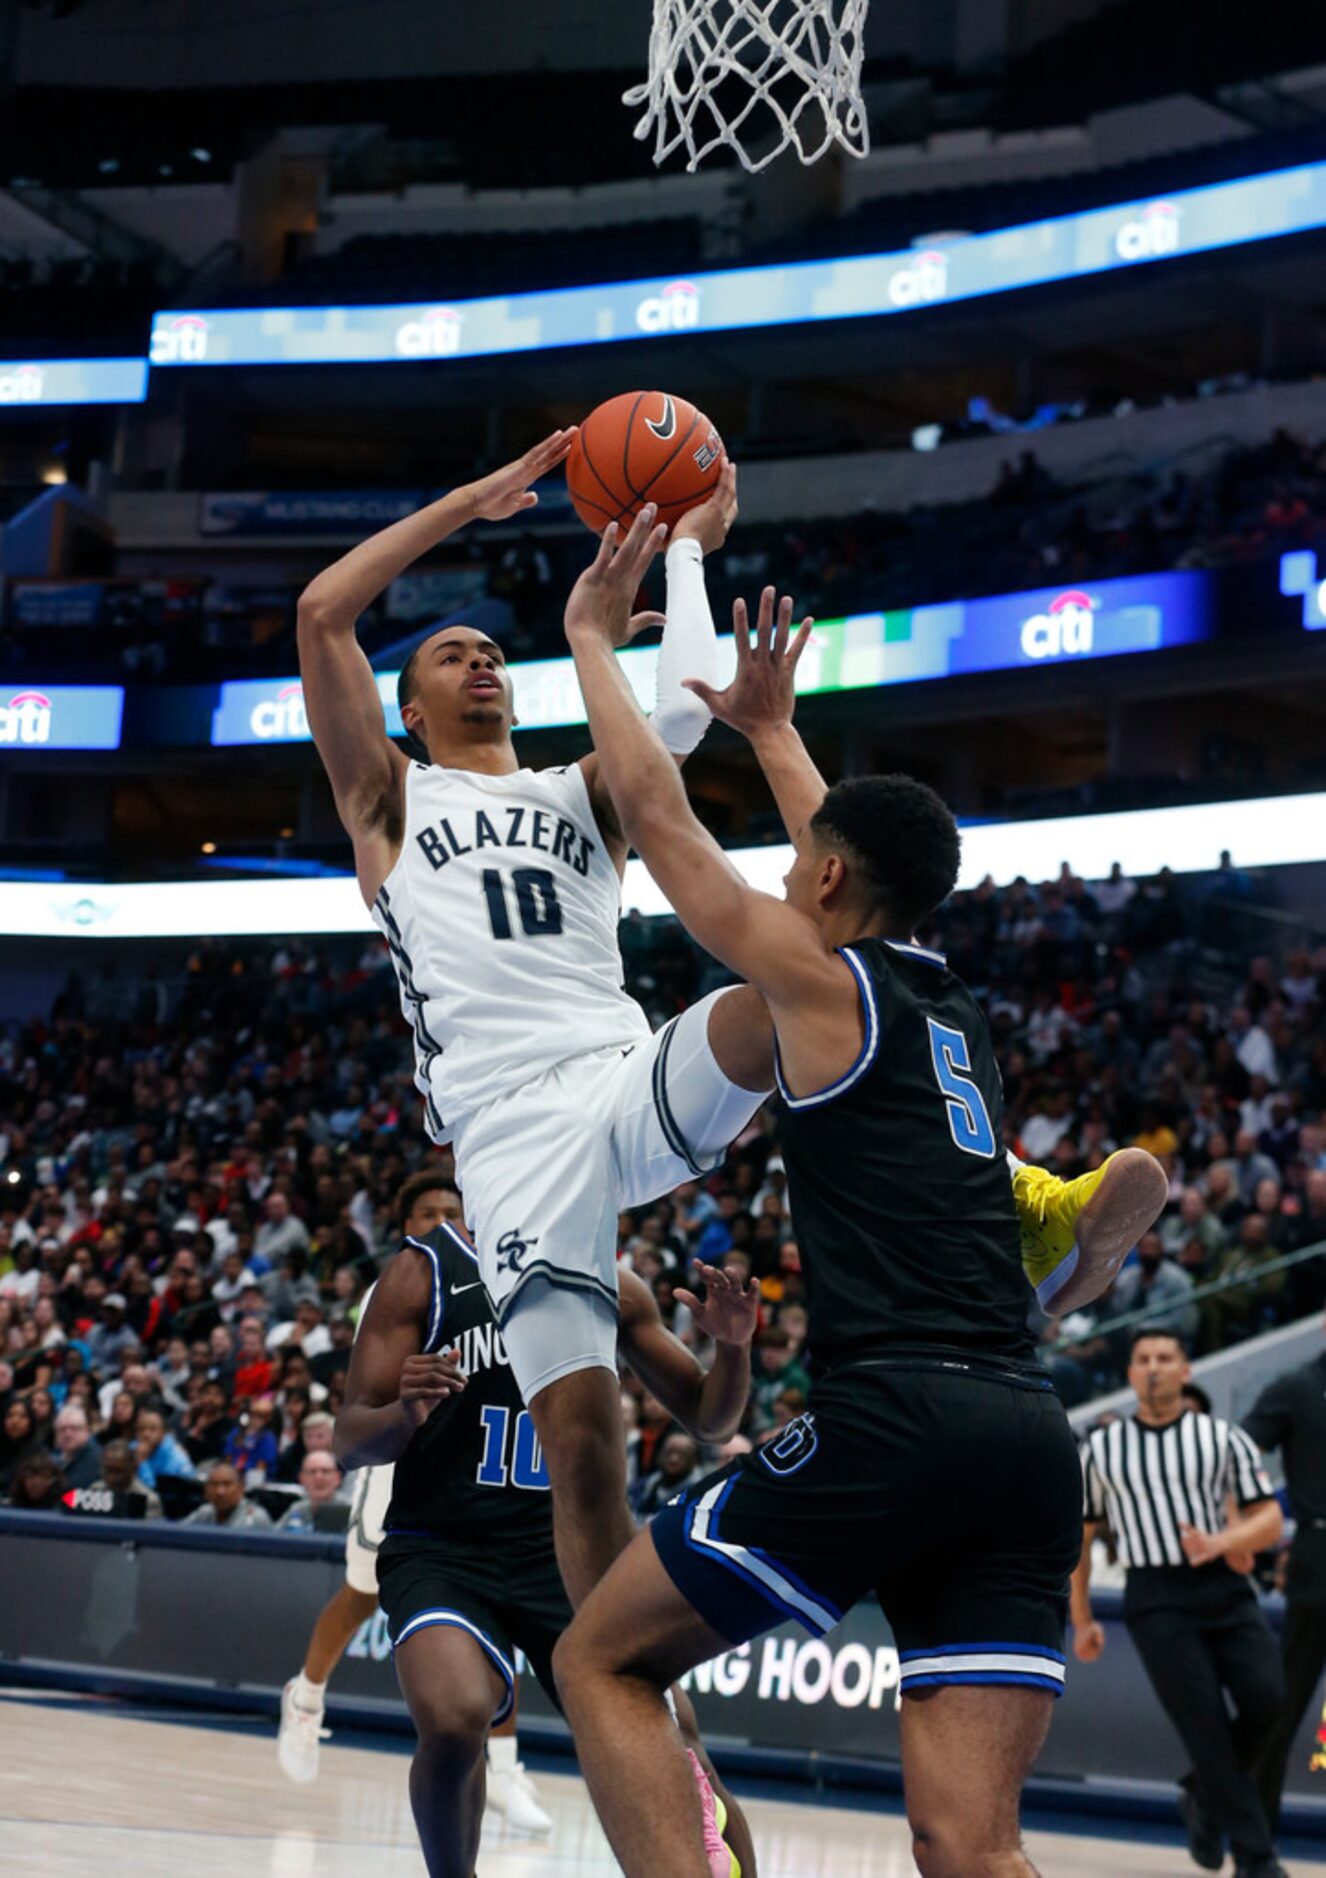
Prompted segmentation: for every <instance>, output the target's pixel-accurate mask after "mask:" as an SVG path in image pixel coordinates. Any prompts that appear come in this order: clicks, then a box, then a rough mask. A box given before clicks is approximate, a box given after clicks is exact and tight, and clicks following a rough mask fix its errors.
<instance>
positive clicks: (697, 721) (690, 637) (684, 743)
mask: <svg viewBox="0 0 1326 1878" xmlns="http://www.w3.org/2000/svg"><path fill="white" fill-rule="evenodd" d="M666 566H667V576H668V593H667V616H668V623H667V625H666V626H665V627H664V628H663V643H662V645H661V646H660V647H659V649H658V677H657V679H656V680H655V686H656V689H655V693H654V700H655V701H654V712H653V717H652V719H651V722H652V723H653V725H654V728H655V729H656V730H657V732H658V734H659V736H660V737H661V738H662V739H663V741H664V743H665V744H666V745H667V747H668V749H669V750H671V751H672V753H673V755H674V756H689V755H690V753H691V751H692V750H694V749H695V747H696V745H697V744H698V743H699V741H700V739H701V738H702V737H703V736H704V733H705V732H706V731H707V730H708V728H709V726H710V724H711V723H712V722H713V718H712V717H711V715H710V712H709V706H708V705H707V704H702V703H701V701H700V699H699V698H697V697H696V695H695V693H694V692H693V691H687V689H686V687H685V686H684V685H683V684H682V682H681V681H682V679H683V678H703V679H704V680H705V682H706V683H707V684H710V685H716V684H717V683H718V641H717V639H716V638H715V637H714V616H713V614H712V613H711V612H710V610H709V595H708V593H707V592H706V590H705V584H704V554H703V552H702V550H701V547H700V544H699V542H698V541H696V540H694V539H693V538H692V537H690V536H685V537H683V539H682V540H680V541H674V542H673V544H672V546H671V547H670V548H669V549H668V552H667V560H666Z"/></svg>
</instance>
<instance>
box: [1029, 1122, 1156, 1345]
mask: <svg viewBox="0 0 1326 1878" xmlns="http://www.w3.org/2000/svg"><path fill="white" fill-rule="evenodd" d="M1168 1192H1169V1183H1168V1181H1167V1180H1166V1177H1165V1170H1164V1169H1163V1168H1162V1167H1161V1165H1160V1163H1159V1161H1157V1160H1156V1158H1155V1156H1154V1155H1151V1154H1148V1153H1147V1152H1146V1149H1145V1148H1120V1149H1119V1151H1118V1152H1117V1153H1116V1154H1111V1156H1110V1157H1109V1159H1108V1160H1107V1161H1106V1162H1105V1163H1104V1165H1103V1166H1101V1167H1098V1168H1096V1170H1095V1172H1094V1173H1090V1174H1079V1175H1078V1177H1077V1179H1076V1180H1060V1179H1059V1178H1058V1176H1057V1175H1055V1174H1051V1173H1048V1172H1047V1171H1046V1169H1045V1168H1043V1167H1027V1166H1019V1167H1018V1168H1017V1169H1016V1170H1015V1172H1014V1174H1013V1197H1014V1199H1015V1200H1016V1202H1017V1209H1018V1224H1019V1226H1020V1227H1021V1229H1022V1269H1023V1271H1024V1272H1025V1273H1026V1274H1027V1278H1028V1280H1029V1282H1030V1283H1031V1285H1032V1286H1033V1288H1034V1290H1035V1292H1036V1297H1037V1300H1038V1302H1039V1304H1040V1307H1041V1309H1042V1310H1043V1311H1052V1312H1053V1313H1054V1314H1055V1315H1058V1314H1059V1313H1060V1312H1061V1311H1064V1310H1066V1309H1074V1308H1076V1307H1077V1306H1079V1305H1083V1304H1089V1303H1090V1302H1091V1300H1092V1299H1093V1298H1096V1297H1099V1296H1100V1294H1101V1292H1102V1291H1104V1290H1105V1289H1106V1287H1107V1286H1108V1285H1110V1284H1111V1283H1112V1282H1113V1279H1114V1276H1115V1273H1116V1272H1117V1271H1118V1269H1119V1267H1120V1265H1122V1264H1123V1261H1124V1259H1125V1258H1127V1256H1128V1254H1129V1252H1131V1251H1132V1249H1133V1247H1134V1246H1135V1245H1136V1244H1137V1241H1138V1240H1139V1239H1140V1238H1141V1236H1142V1234H1143V1233H1144V1232H1146V1231H1148V1230H1149V1229H1150V1227H1152V1226H1153V1225H1154V1224H1155V1222H1156V1220H1157V1218H1158V1217H1159V1215H1160V1212H1161V1210H1162V1208H1163V1207H1164V1204H1165V1200H1166V1197H1167V1195H1168ZM1074 1279H1076V1280H1077V1281H1078V1282H1077V1283H1074V1282H1073V1280H1074Z"/></svg>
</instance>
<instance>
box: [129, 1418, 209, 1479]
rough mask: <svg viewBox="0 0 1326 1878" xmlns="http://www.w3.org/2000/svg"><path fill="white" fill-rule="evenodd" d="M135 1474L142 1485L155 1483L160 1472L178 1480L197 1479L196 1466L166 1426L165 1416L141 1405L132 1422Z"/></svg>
mask: <svg viewBox="0 0 1326 1878" xmlns="http://www.w3.org/2000/svg"><path fill="white" fill-rule="evenodd" d="M135 1428H136V1431H137V1443H136V1447H135V1453H136V1455H137V1458H138V1478H139V1480H141V1481H142V1483H143V1485H144V1486H145V1487H155V1486H156V1484H157V1482H158V1480H160V1479H161V1478H162V1476H163V1475H167V1474H169V1475H173V1476H175V1477H176V1478H178V1479H181V1480H196V1479H197V1478H198V1470H197V1468H196V1467H195V1466H194V1464H193V1462H192V1461H191V1460H190V1459H189V1457H188V1455H187V1453H186V1452H185V1450H184V1449H183V1448H182V1447H181V1446H180V1444H179V1442H178V1441H177V1440H176V1439H175V1437H174V1435H172V1434H169V1433H168V1432H167V1430H166V1419H165V1417H164V1415H163V1414H162V1413H161V1410H160V1409H157V1408H140V1409H139V1411H138V1419H137V1421H136V1423H135Z"/></svg>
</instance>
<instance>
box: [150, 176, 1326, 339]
mask: <svg viewBox="0 0 1326 1878" xmlns="http://www.w3.org/2000/svg"><path fill="white" fill-rule="evenodd" d="M1324 226H1326V163H1309V164H1303V165H1300V166H1298V167H1297V168H1294V169H1286V170H1274V171H1270V172H1268V173H1267V174H1266V175H1262V176H1246V177H1243V178H1241V179H1239V180H1238V181H1236V182H1224V183H1214V184H1210V185H1208V186H1207V187H1205V188H1201V189H1185V190H1181V191H1179V192H1178V193H1176V194H1174V195H1171V196H1166V197H1164V198H1161V199H1153V200H1143V201H1140V202H1124V203H1118V204H1116V205H1114V206H1112V207H1110V208H1104V209H1088V210H1086V211H1084V212H1083V213H1081V214H1079V215H1061V216H1055V217H1053V218H1052V219H1050V220H1048V221H1043V222H1029V223H1027V224H1025V225H1024V226H1022V227H1018V228H1004V229H998V230H996V231H995V232H994V233H993V234H988V235H972V236H968V237H966V238H964V239H963V240H960V241H952V242H946V243H945V244H944V245H943V247H935V248H928V249H916V248H907V249H903V250H901V251H899V252H897V253H892V254H870V255H851V256H845V257H844V258H842V259H840V260H830V261H802V262H798V263H795V264H793V265H784V266H777V267H746V268H730V269H725V270H723V271H722V272H716V273H701V274H694V275H692V276H691V277H690V278H689V279H686V280H667V279H655V280H633V281H609V282H605V283H604V284H602V285H599V286H590V287H568V288H560V289H557V290H555V291H550V292H543V293H522V294H511V295H506V296H499V297H494V298H485V299H481V300H454V301H443V300H441V299H439V300H437V301H423V302H413V303H409V304H405V305H399V306H332V307H327V306H320V307H265V308H260V309H259V308H245V309H235V310H219V311H211V310H203V311H189V312H183V313H181V312H163V313H158V314H157V315H156V316H155V318H154V320H153V324H152V348H151V360H152V364H153V365H154V366H160V367H163V368H168V367H173V366H184V365H345V364H363V365H369V364H392V363H396V364H400V363H405V362H418V361H420V360H448V359H474V358H483V357H486V356H491V355H492V354H495V353H508V352H537V351H540V350H543V349H545V348H548V347H554V346H587V345H606V344H610V343H612V342H614V341H617V340H623V339H641V338H650V339H656V338H660V337H665V336H667V335H670V334H686V333H691V334H694V333H716V332H726V331H732V330H734V329H736V328H739V327H754V326H784V325H791V324H797V323H801V322H806V321H818V320H840V319H860V318H864V317H874V318H878V317H880V316H881V315H886V314H893V313H914V312H917V311H918V310H922V309H924V308H926V307H933V306H941V305H951V304H954V303H956V302H958V301H961V300H975V299H979V298H980V297H981V296H982V295H985V294H997V293H1010V292H1013V291H1015V290H1016V289H1018V288H1022V287H1037V286H1044V285H1047V284H1049V283H1050V282H1054V281H1066V280H1076V279H1085V278H1086V277H1087V276H1089V275H1093V274H1103V273H1111V272H1115V271H1117V270H1119V269H1124V268H1136V267H1142V266H1146V265H1148V264H1149V263H1151V262H1154V261H1168V260H1174V259H1175V258H1177V257H1179V256H1182V255H1194V254H1203V253H1207V252H1210V251H1211V250H1213V249H1219V248H1233V247H1239V246H1241V245H1242V244H1244V243H1245V242H1251V241H1268V240H1271V239H1273V238H1274V237H1275V236H1278V235H1293V234H1300V233H1303V232H1304V231H1306V230H1309V229H1315V228H1321V227H1324Z"/></svg>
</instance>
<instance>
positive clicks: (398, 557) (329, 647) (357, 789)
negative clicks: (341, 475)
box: [297, 430, 574, 903]
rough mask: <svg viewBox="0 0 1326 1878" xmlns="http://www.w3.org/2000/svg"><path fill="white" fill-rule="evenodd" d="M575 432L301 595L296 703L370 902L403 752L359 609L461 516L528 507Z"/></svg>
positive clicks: (392, 825)
mask: <svg viewBox="0 0 1326 1878" xmlns="http://www.w3.org/2000/svg"><path fill="white" fill-rule="evenodd" d="M573 436H574V432H573V431H570V430H559V431H554V432H553V434H552V436H550V437H547V438H545V439H544V441H543V442H542V443H541V444H537V445H536V446H535V448H534V449H532V450H529V451H527V452H526V453H525V455H524V456H523V457H521V458H519V460H518V461H517V462H515V463H509V464H507V465H506V466H505V468H503V469H500V470H495V471H494V472H493V474H492V475H491V476H485V477H483V478H482V479H481V480H480V481H478V482H475V483H469V484H467V485H466V486H465V487H464V488H461V489H456V490H453V491H452V492H451V493H450V494H449V495H445V496H443V497H442V499H441V500H440V501H438V502H433V503H430V504H429V506H428V507H427V508H423V509H420V510H419V511H418V512H417V514H414V515H407V516H406V517H405V518H404V519H403V520H401V521H399V522H393V524H392V525H391V527H390V528H384V529H382V530H381V531H380V532H379V533H378V534H376V535H373V536H371V537H370V538H369V539H368V540H367V541H363V542H361V543H360V544H359V546H358V547H357V548H352V549H351V550H350V552H349V554H346V555H343V556H342V557H341V559H340V560H339V561H336V562H335V563H333V565H332V566H331V567H329V568H326V569H325V570H324V571H323V572H322V573H321V574H319V575H318V576H317V578H316V579H315V580H313V581H310V583H309V585H308V586H307V587H306V588H305V589H304V592H303V593H302V594H301V595H300V600H299V611H298V618H297V637H298V642H299V672H300V678H301V681H302V683H303V688H304V709H305V711H306V712H307V714H308V721H309V728H310V729H311V730H312V732H313V740H314V742H315V743H316V744H317V747H318V754H319V755H320V756H321V758H322V760H323V763H324V764H325V765H326V769H327V774H328V776H329V778H330V779H331V785H332V792H333V794H334V795H335V798H336V807H337V812H338V813H339V815H340V818H341V821H342V823H343V824H344V827H345V830H346V833H347V834H348V835H349V836H350V838H351V840H352V841H353V842H354V844H355V861H356V867H357V871H358V873H359V879H360V886H361V888H362V889H363V892H364V896H365V898H366V899H367V900H368V901H369V902H370V903H371V901H372V899H373V897H374V895H375V894H376V892H377V888H378V887H379V886H380V885H381V882H382V880H383V879H384V878H385V876H386V874H387V873H388V872H389V871H390V867H391V864H392V862H393V861H394V859H395V850H396V848H397V847H399V843H400V832H401V831H400V821H401V815H402V793H401V778H402V775H403V773H404V768H405V757H404V755H403V754H402V753H401V751H400V750H399V749H397V747H396V745H395V744H394V743H393V742H392V741H391V739H390V738H389V737H388V736H387V733H386V726H385V724H384V722H383V717H382V704H381V701H380V699H379V697H378V690H377V682H376V680H375V679H374V677H373V672H372V668H371V667H370V665H369V663H368V660H367V658H366V657H365V656H364V653H363V651H362V650H361V648H360V645H359V642H358V639H357V638H356V636H355V627H356V624H357V622H358V619H359V616H360V615H361V613H363V611H364V609H365V608H366V607H368V606H369V605H371V603H372V602H373V601H374V600H375V599H376V598H377V597H378V595H379V594H380V593H382V592H384V591H385V589H386V588H387V587H389V586H390V585H391V582H392V581H393V580H395V579H396V578H397V576H398V575H399V574H402V573H404V571H405V569H406V568H407V567H409V566H410V565H411V564H412V563H413V562H415V561H417V560H418V559H419V557H420V556H421V555H423V554H426V553H427V552H428V551H429V549H431V548H435V547H436V546H437V545H438V543H439V542H442V541H445V540H446V539H447V537H448V536H449V535H452V534H454V533H455V532H456V530H457V529H458V528H461V527H463V526H464V524H465V523H466V522H469V521H474V520H475V519H477V518H479V517H483V518H486V519H488V520H490V521H497V520H502V519H504V518H505V517H507V516H510V515H515V514H518V513H519V512H520V511H521V510H522V509H527V508H533V507H534V505H535V504H536V503H537V501H538V497H537V496H536V495H535V494H534V492H533V491H532V490H531V488H530V484H531V483H532V482H535V481H536V480H537V479H538V478H539V477H540V476H543V475H545V474H546V473H547V472H548V471H549V470H551V469H554V468H555V467H556V466H557V464H559V463H560V462H561V461H562V460H563V458H564V457H565V456H566V454H567V451H568V450H569V449H570V447H571V440H572V437H573ZM384 863H385V865H384Z"/></svg>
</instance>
